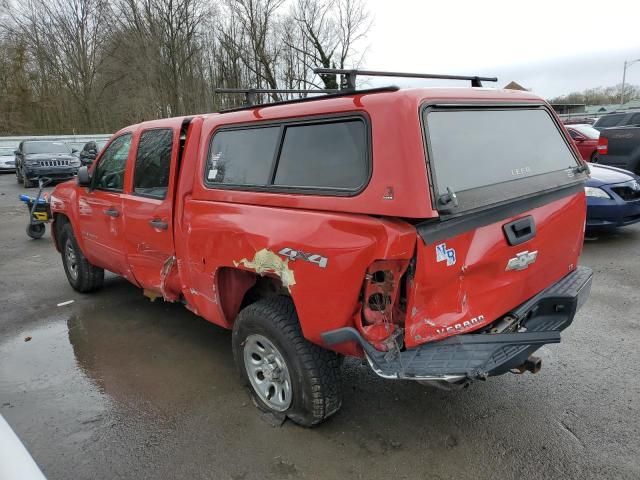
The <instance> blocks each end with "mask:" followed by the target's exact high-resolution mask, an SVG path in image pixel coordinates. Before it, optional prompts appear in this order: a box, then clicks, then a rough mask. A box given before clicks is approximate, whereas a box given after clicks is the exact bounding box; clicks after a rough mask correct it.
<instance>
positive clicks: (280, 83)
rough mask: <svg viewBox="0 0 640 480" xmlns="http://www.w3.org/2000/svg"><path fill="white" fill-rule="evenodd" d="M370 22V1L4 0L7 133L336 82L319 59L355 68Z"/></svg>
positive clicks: (190, 109)
mask: <svg viewBox="0 0 640 480" xmlns="http://www.w3.org/2000/svg"><path fill="white" fill-rule="evenodd" d="M368 26H369V15H368V13H367V12H366V10H365V8H364V0H0V132H6V133H48V132H55V133H67V132H68V133H73V132H77V133H80V132H91V131H114V130H117V129H119V128H120V127H122V126H123V125H126V124H131V123H137V122H140V121H143V120H147V119H151V118H157V117H166V116H173V115H182V114H190V113H200V112H207V111H212V110H214V109H216V108H220V107H229V106H236V105H238V104H240V103H241V102H242V97H240V96H232V95H228V96H216V95H214V93H213V92H214V88H215V87H219V86H222V87H263V88H265V87H268V88H291V89H303V88H305V87H308V86H309V85H316V86H318V87H333V88H335V87H336V86H337V84H336V79H335V77H333V76H324V77H323V78H321V79H320V80H318V78H317V77H315V76H314V75H313V68H314V67H317V66H325V67H333V66H336V67H345V66H348V65H349V66H351V65H353V66H355V65H357V63H358V61H359V56H360V55H361V54H362V52H363V51H364V50H363V47H364V45H363V43H364V42H363V41H362V40H363V38H364V35H365V34H366V31H367V29H368ZM302 95H304V94H302ZM290 97H291V95H288V94H284V95H276V94H273V95H270V96H269V97H268V98H267V96H263V97H262V98H260V100H262V101H267V100H269V99H271V100H279V99H283V98H285V99H286V98H290Z"/></svg>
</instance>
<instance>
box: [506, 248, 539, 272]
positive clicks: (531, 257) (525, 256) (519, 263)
mask: <svg viewBox="0 0 640 480" xmlns="http://www.w3.org/2000/svg"><path fill="white" fill-rule="evenodd" d="M536 258H538V251H537V250H536V251H535V252H530V251H528V250H525V251H524V252H520V253H517V254H516V256H515V257H513V258H510V259H509V261H508V262H507V268H506V269H505V270H506V271H509V270H524V269H525V268H527V267H528V266H529V265H531V264H532V263H533V262H535V261H536Z"/></svg>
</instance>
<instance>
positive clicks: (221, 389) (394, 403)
mask: <svg viewBox="0 0 640 480" xmlns="http://www.w3.org/2000/svg"><path fill="white" fill-rule="evenodd" d="M20 191H21V189H20V188H19V186H18V185H17V184H16V182H15V177H14V176H12V175H2V176H0V222H1V225H2V227H1V228H0V292H2V294H1V295H0V414H2V415H3V416H4V417H5V419H6V420H7V421H8V422H9V424H10V425H11V426H12V427H13V428H14V430H15V431H16V433H17V434H18V435H19V436H20V438H21V439H22V440H23V442H24V443H25V445H26V447H27V448H28V449H29V451H30V452H31V453H32V455H33V457H34V458H35V460H36V461H37V463H38V464H39V465H40V466H41V468H42V470H43V472H44V473H45V475H46V476H47V477H48V478H49V479H68V478H73V479H84V478H87V479H113V478H132V479H136V480H140V479H145V478H154V479H155V478H193V479H197V478H221V479H269V478H278V479H279V478H308V479H325V478H327V479H332V478H356V479H358V478H362V479H377V478H384V479H390V478H393V479H396V478H397V479H403V478H407V479H409V478H410V479H415V478H425V479H445V478H451V479H454V478H455V479H460V478H474V479H485V478H486V479H489V478H491V479H494V478H501V479H502V478H506V479H509V478H514V479H515V478H518V479H520V478H576V479H577V478H579V479H587V478H594V479H596V478H597V479H601V478H629V479H637V478H640V381H638V377H637V372H638V367H637V366H638V364H640V354H639V353H638V343H639V341H640V333H639V330H638V326H639V323H640V322H639V321H640V313H639V310H638V307H637V305H638V304H639V303H640V302H639V300H640V293H639V291H638V286H639V285H640V255H639V253H638V252H639V251H640V248H639V247H640V226H634V227H628V228H625V229H623V230H621V231H619V232H618V233H617V234H614V235H606V236H602V237H600V238H594V239H589V240H587V241H586V243H585V247H584V254H583V257H582V263H583V264H584V265H588V266H590V267H592V268H593V269H594V271H595V277H594V284H593V290H592V294H591V298H590V300H589V301H588V303H587V304H586V306H585V307H584V308H583V310H582V311H581V312H580V313H579V314H578V316H577V317H576V319H575V321H574V324H573V325H572V326H571V327H570V329H569V330H567V331H566V332H565V333H564V334H563V341H562V343H561V344H559V345H553V346H550V347H545V348H543V349H542V350H541V351H540V356H541V357H542V358H543V363H544V365H543V369H542V371H541V372H540V373H539V374H538V375H535V376H534V375H529V374H527V375H517V376H516V375H505V376H502V377H498V378H492V379H490V380H489V381H487V382H480V383H475V384H473V385H472V386H471V387H470V388H468V389H466V390H464V391H460V392H444V391H439V390H433V389H429V388H427V387H423V386H421V385H419V384H416V383H412V382H394V381H388V380H382V379H380V378H378V377H376V376H375V375H374V374H373V373H372V372H371V371H370V370H369V369H368V368H367V367H366V366H363V365H362V364H361V363H360V362H357V361H353V360H347V361H346V362H345V365H344V372H343V383H344V391H345V395H344V404H343V408H342V410H341V411H340V413H339V414H338V415H336V416H335V417H333V418H332V419H331V420H330V421H328V422H326V423H325V424H323V425H321V426H319V427H317V428H315V429H311V430H308V429H303V428H300V427H297V426H296V425H294V424H292V423H289V422H287V423H285V424H284V425H282V426H281V427H273V426H271V425H269V424H268V423H266V422H265V421H264V420H262V419H261V418H260V415H258V413H257V411H256V409H255V408H254V407H253V405H252V404H251V402H250V401H249V399H248V396H247V394H246V392H245V391H244V390H243V389H242V387H241V386H240V384H239V381H238V378H237V375H236V373H235V370H234V366H233V360H232V357H231V348H230V347H231V343H230V334H229V332H227V331H224V330H222V329H219V328H217V327H215V326H213V325H211V324H209V323H207V322H206V321H204V320H202V319H200V318H198V317H196V316H194V315H193V314H191V313H189V312H188V311H187V310H186V309H184V308H182V307H181V306H180V305H174V304H166V303H163V302H161V301H156V302H154V303H151V302H149V300H148V299H146V298H145V297H143V296H142V295H141V292H140V291H139V290H138V289H136V288H135V287H134V286H132V285H130V284H128V283H127V282H126V281H125V280H122V279H120V278H118V277H114V276H109V277H108V278H107V280H106V282H105V283H106V284H105V288H104V289H103V290H102V291H100V292H98V293H96V294H92V295H88V296H85V295H80V294H78V293H76V292H74V291H73V290H72V289H71V288H70V287H69V285H68V284H67V281H66V278H65V276H64V273H63V270H62V264H61V261H60V258H59V255H58V254H57V252H56V251H55V249H54V248H53V246H52V242H51V237H50V235H49V231H48V230H47V233H46V235H45V236H44V238H42V239H41V240H38V241H33V240H30V239H28V238H27V236H26V234H25V231H24V229H25V225H26V221H27V214H26V209H25V207H24V206H23V204H21V203H19V202H18V201H17V194H18V193H19V192H20ZM69 300H73V303H70V304H67V305H63V306H57V305H58V304H59V303H62V302H66V301H69ZM27 338H30V340H29V341H25V340H26V339H27Z"/></svg>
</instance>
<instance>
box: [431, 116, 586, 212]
mask: <svg viewBox="0 0 640 480" xmlns="http://www.w3.org/2000/svg"><path fill="white" fill-rule="evenodd" d="M425 112H426V113H425V117H424V126H425V129H426V134H427V139H428V144H429V160H430V161H431V162H432V173H433V176H434V181H435V186H436V190H437V193H438V198H440V197H441V196H442V195H443V194H446V193H447V192H448V190H450V191H453V192H454V193H456V194H459V193H460V192H465V191H469V192H473V191H477V190H482V195H480V194H479V193H478V192H475V193H473V194H470V195H468V196H467V198H468V200H469V201H470V202H471V203H470V204H468V205H467V206H466V208H472V207H480V206H483V204H488V203H493V202H496V201H504V200H508V199H510V198H514V197H517V196H520V195H525V194H528V193H534V192H535V191H540V190H544V189H548V188H552V187H554V186H557V183H558V181H560V183H566V182H567V179H568V178H570V177H572V176H573V175H571V176H569V175H568V174H567V169H568V168H571V167H576V166H577V165H578V162H577V160H576V158H575V157H574V156H573V153H572V151H571V149H570V147H569V145H568V144H567V142H566V141H565V138H564V137H563V135H562V134H561V132H560V130H559V129H558V127H557V126H556V124H555V123H554V121H553V119H552V117H551V116H550V115H549V113H548V112H547V111H546V110H545V109H542V108H531V109H500V108H493V109H490V108H482V109H480V108H469V109H449V108H447V109H438V108H436V109H427V110H426V111H425ZM554 172H560V173H559V174H558V173H556V174H555V175H553V177H554V179H551V178H549V179H546V178H542V176H544V175H547V174H551V173H554ZM526 179H529V180H531V181H530V182H529V185H528V187H527V188H525V187H524V186H522V185H520V184H519V186H518V187H517V188H515V186H514V185H513V184H514V181H515V182H518V183H519V182H520V181H524V180H526ZM534 179H535V180H534ZM507 183H508V184H510V185H509V186H504V185H505V184H507ZM497 184H501V186H500V188H497V187H494V186H495V185H497ZM485 187H491V188H485ZM530 190H533V191H530ZM471 200H472V201H471Z"/></svg>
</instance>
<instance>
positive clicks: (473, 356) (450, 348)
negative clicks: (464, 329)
mask: <svg viewBox="0 0 640 480" xmlns="http://www.w3.org/2000/svg"><path fill="white" fill-rule="evenodd" d="M591 279H592V271H591V269H589V268H587V267H578V268H577V269H576V270H574V271H573V272H572V273H570V274H569V275H567V276H565V277H564V278H562V279H561V280H560V281H558V282H557V283H555V284H554V285H552V286H550V287H549V288H547V289H546V290H543V291H542V292H540V293H539V294H537V295H536V296H534V297H533V298H531V299H529V300H528V301H526V302H524V303H523V304H522V305H520V306H519V307H517V308H516V309H514V310H513V311H511V312H510V313H509V316H511V317H513V318H515V319H516V321H518V322H519V326H520V328H519V331H518V332H516V333H497V334H490V333H480V334H473V333H471V334H464V335H456V336H454V337H450V338H447V339H445V340H441V341H438V342H431V343H426V344H424V345H421V346H420V347H418V348H414V349H411V350H405V351H395V352H393V351H390V352H381V351H379V350H376V349H375V348H373V346H372V345H371V344H369V343H368V342H366V341H365V340H364V339H363V338H362V336H361V335H360V333H359V332H358V331H357V330H356V329H354V328H350V327H346V328H340V329H337V330H333V331H330V332H325V333H324V334H322V339H323V341H324V343H325V344H327V345H335V344H339V343H343V342H349V341H355V342H358V343H359V344H360V345H361V346H362V348H363V350H364V353H365V356H366V358H367V360H368V362H369V365H370V366H371V368H372V369H373V371H374V372H375V373H377V374H378V375H380V376H381V377H384V378H394V379H396V378H397V379H410V380H444V381H447V382H456V381H459V380H464V379H485V378H487V377H489V376H493V375H501V374H503V373H506V372H508V371H509V370H511V369H514V368H517V367H519V366H521V365H523V364H524V363H525V361H526V360H527V358H529V356H530V355H531V354H532V353H533V352H535V351H536V350H537V349H539V348H540V347H541V346H543V345H546V344H548V343H559V342H560V331H562V330H564V329H565V328H567V327H568V326H569V325H570V324H571V322H572V321H573V318H574V316H575V314H576V312H577V311H578V309H579V308H580V307H581V306H582V305H583V304H584V302H585V301H586V300H587V298H588V296H589V293H590V291H591Z"/></svg>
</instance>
